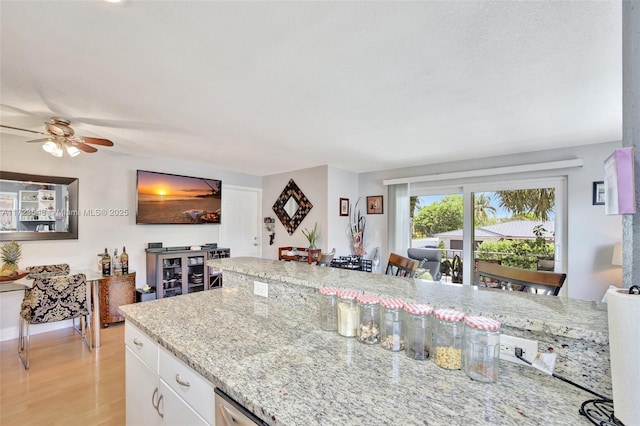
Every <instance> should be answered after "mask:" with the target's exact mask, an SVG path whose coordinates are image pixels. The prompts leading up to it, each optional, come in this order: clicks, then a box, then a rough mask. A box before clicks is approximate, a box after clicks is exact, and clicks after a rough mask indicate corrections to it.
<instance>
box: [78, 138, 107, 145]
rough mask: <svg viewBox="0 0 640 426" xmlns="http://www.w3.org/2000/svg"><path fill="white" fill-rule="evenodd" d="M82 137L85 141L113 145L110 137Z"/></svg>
mask: <svg viewBox="0 0 640 426" xmlns="http://www.w3.org/2000/svg"><path fill="white" fill-rule="evenodd" d="M81 139H82V140H83V141H84V143H90V144H93V145H100V146H113V142H111V141H110V140H109V139H102V138H90V137H88V136H82V137H81Z"/></svg>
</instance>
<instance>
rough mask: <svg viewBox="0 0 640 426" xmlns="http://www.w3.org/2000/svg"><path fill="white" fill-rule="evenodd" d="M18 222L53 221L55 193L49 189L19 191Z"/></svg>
mask: <svg viewBox="0 0 640 426" xmlns="http://www.w3.org/2000/svg"><path fill="white" fill-rule="evenodd" d="M19 196H20V217H19V218H20V221H22V222H35V221H54V220H55V211H56V192H55V191H53V190H49V189H40V190H37V191H20V192H19Z"/></svg>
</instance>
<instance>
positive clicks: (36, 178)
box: [0, 171, 78, 241]
mask: <svg viewBox="0 0 640 426" xmlns="http://www.w3.org/2000/svg"><path fill="white" fill-rule="evenodd" d="M2 181H9V182H5V184H9V183H14V184H15V182H24V184H25V185H66V187H67V196H68V199H67V200H66V202H65V205H64V206H63V207H62V208H61V210H62V211H63V212H64V213H63V214H66V215H67V218H66V219H67V220H68V227H67V229H65V230H64V231H48V232H34V231H30V230H27V231H24V230H23V231H18V230H16V231H12V230H10V231H0V241H37V240H73V239H78V179H77V178H68V177H59V176H40V175H30V174H24V173H13V172H5V171H0V191H4V194H5V196H6V194H8V192H7V191H6V190H4V189H1V188H2V187H4V186H5V185H3V184H2ZM16 195H17V192H16ZM16 201H17V198H16ZM18 202H19V201H18ZM15 204H16V203H14V206H15ZM16 207H17V209H18V210H14V211H13V212H11V213H12V214H14V215H16V219H17V220H19V209H20V204H18V205H17V206H16ZM12 219H13V218H12ZM11 223H15V222H14V221H13V220H12V221H11Z"/></svg>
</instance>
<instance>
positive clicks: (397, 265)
mask: <svg viewBox="0 0 640 426" xmlns="http://www.w3.org/2000/svg"><path fill="white" fill-rule="evenodd" d="M418 264H419V262H418V261H417V260H413V259H409V258H407V257H403V256H400V255H399V254H395V253H391V254H390V255H389V262H388V263H387V270H386V272H385V274H386V275H395V276H397V277H407V278H414V277H415V276H416V270H417V269H418Z"/></svg>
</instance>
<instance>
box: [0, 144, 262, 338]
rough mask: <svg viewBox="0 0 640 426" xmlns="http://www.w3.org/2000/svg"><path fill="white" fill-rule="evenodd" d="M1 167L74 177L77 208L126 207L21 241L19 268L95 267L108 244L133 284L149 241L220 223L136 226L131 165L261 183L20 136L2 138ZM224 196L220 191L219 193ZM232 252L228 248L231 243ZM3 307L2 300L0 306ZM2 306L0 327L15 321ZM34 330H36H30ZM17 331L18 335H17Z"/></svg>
mask: <svg viewBox="0 0 640 426" xmlns="http://www.w3.org/2000/svg"><path fill="white" fill-rule="evenodd" d="M0 167H1V168H2V170H3V171H11V172H18V173H29V174H38V175H50V176H65V177H76V178H78V179H79V196H78V203H79V211H80V212H82V211H83V210H84V209H99V208H104V209H125V208H128V209H129V215H128V216H123V217H104V216H102V217H90V216H80V217H79V218H78V239H77V240H54V241H24V242H21V244H22V253H23V255H22V259H21V261H20V267H21V268H24V267H26V266H30V265H41V264H50V263H63V262H64V263H69V264H70V265H71V267H72V268H74V269H88V268H90V269H97V266H96V255H97V253H99V252H102V251H104V248H105V247H107V248H108V249H109V252H110V253H113V249H114V248H116V247H117V248H118V252H120V251H121V250H122V246H126V247H127V252H128V253H129V265H130V269H132V270H135V271H136V272H137V274H136V285H137V287H142V286H143V285H144V284H146V276H145V275H146V272H145V251H144V249H145V248H146V246H147V243H148V242H151V241H161V242H163V244H164V245H165V246H172V245H173V246H175V245H191V244H203V243H209V242H217V243H218V245H219V246H220V247H225V242H224V241H220V240H219V230H220V226H224V212H222V223H223V225H136V217H135V214H136V204H135V203H136V170H138V169H141V170H150V171H157V172H167V173H174V174H180V175H188V176H196V177H205V178H212V179H221V180H222V182H223V184H228V185H237V186H244V187H255V188H260V187H261V185H262V178H261V177H258V176H251V175H245V174H240V173H234V172H229V171H224V170H217V169H213V168H211V167H208V166H207V165H206V164H195V163H186V162H179V161H174V160H169V159H160V158H157V157H153V156H152V155H149V156H148V157H136V156H131V155H123V154H118V153H115V152H113V151H109V149H108V148H102V149H100V150H99V151H98V152H97V153H95V154H81V155H79V156H78V157H75V158H69V157H66V156H65V157H63V158H55V157H53V156H51V155H50V154H47V153H46V152H44V151H43V150H42V149H41V145H40V144H27V143H24V138H21V139H18V140H14V139H12V138H4V137H3V140H2V143H1V144H0ZM222 196H223V197H224V192H223V194H222ZM231 253H232V255H233V247H231ZM0 297H5V295H0ZM6 297H9V296H6ZM2 306H4V305H2ZM17 309H18V307H16V308H15V310H12V309H8V310H9V311H12V312H8V313H5V312H6V311H7V310H5V309H3V312H2V313H1V314H0V327H1V328H2V329H4V328H5V326H7V327H13V325H14V323H15V324H16V325H17V318H18V317H17V312H18V310H17ZM34 331H36V332H37V330H34ZM16 336H17V335H16Z"/></svg>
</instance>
